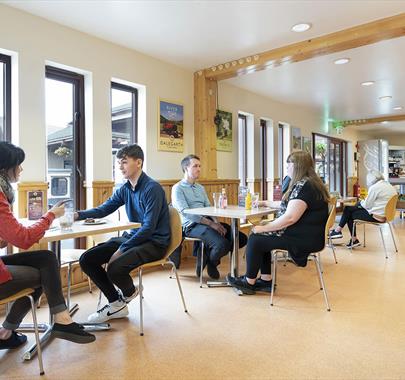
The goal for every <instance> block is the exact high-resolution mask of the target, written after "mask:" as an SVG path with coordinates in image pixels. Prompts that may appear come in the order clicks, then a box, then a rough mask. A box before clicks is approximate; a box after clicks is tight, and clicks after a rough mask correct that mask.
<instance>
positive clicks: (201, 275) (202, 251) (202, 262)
mask: <svg viewBox="0 0 405 380" xmlns="http://www.w3.org/2000/svg"><path fill="white" fill-rule="evenodd" d="M200 265H201V267H200V288H202V283H203V271H204V242H203V241H202V240H201V262H200ZM176 279H177V271H176ZM177 282H178V280H177ZM183 303H184V301H183Z"/></svg>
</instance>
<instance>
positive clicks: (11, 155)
mask: <svg viewBox="0 0 405 380" xmlns="http://www.w3.org/2000/svg"><path fill="white" fill-rule="evenodd" d="M24 160H25V153H24V151H23V150H22V149H21V148H20V147H18V146H15V145H13V144H11V143H9V142H7V141H0V173H2V174H3V175H7V172H8V171H9V170H10V169H12V170H13V171H14V173H15V171H16V169H17V168H18V166H19V165H21V164H22V163H23V162H24Z"/></svg>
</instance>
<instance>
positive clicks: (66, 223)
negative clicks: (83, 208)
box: [59, 207, 74, 231]
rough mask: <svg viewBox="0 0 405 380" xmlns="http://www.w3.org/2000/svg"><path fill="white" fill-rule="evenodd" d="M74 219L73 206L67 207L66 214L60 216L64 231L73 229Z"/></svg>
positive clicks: (60, 223) (61, 227) (61, 226)
mask: <svg viewBox="0 0 405 380" xmlns="http://www.w3.org/2000/svg"><path fill="white" fill-rule="evenodd" d="M73 221H74V211H73V208H71V207H65V214H64V215H62V216H61V217H60V218H59V225H60V229H61V230H62V231H71V230H72V225H73Z"/></svg>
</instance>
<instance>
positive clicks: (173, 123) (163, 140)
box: [158, 100, 184, 153]
mask: <svg viewBox="0 0 405 380" xmlns="http://www.w3.org/2000/svg"><path fill="white" fill-rule="evenodd" d="M183 124H184V106H183V105H182V104H179V103H173V102H170V101H166V100H159V135H158V150H163V151H166V152H180V153H181V152H183V148H184V140H183V129H184V125H183Z"/></svg>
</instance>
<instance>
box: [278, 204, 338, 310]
mask: <svg viewBox="0 0 405 380" xmlns="http://www.w3.org/2000/svg"><path fill="white" fill-rule="evenodd" d="M328 212H329V215H328V219H327V221H326V224H325V241H327V240H328V241H329V243H331V239H330V237H329V230H330V229H331V228H332V226H333V224H334V223H335V218H336V198H335V197H332V198H331V199H330V201H329V210H328ZM331 248H332V252H333V255H334V258H335V262H336V263H337V261H336V254H335V249H334V247H333V245H331ZM322 251H323V248H322V250H320V251H318V252H313V253H311V254H310V255H309V256H308V259H309V260H311V261H314V262H315V265H316V270H317V272H318V281H319V286H320V290H322V291H323V296H324V299H325V304H326V310H327V311H330V305H329V299H328V294H327V292H326V287H325V282H324V280H323V271H322V267H321V259H320V253H321V252H322ZM279 254H281V255H282V257H283V258H285V257H288V251H286V250H283V249H274V250H273V251H271V256H272V265H271V277H272V279H273V281H272V284H271V295H270V305H271V306H273V296H274V291H275V285H276V275H277V260H278V255H279ZM291 261H292V262H294V261H293V260H291Z"/></svg>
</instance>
